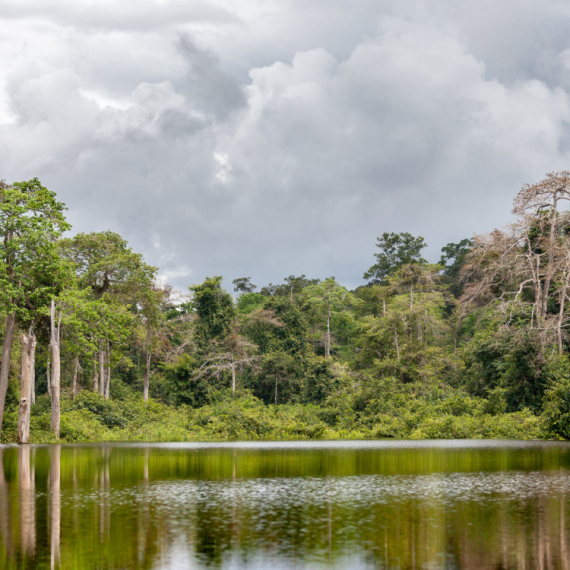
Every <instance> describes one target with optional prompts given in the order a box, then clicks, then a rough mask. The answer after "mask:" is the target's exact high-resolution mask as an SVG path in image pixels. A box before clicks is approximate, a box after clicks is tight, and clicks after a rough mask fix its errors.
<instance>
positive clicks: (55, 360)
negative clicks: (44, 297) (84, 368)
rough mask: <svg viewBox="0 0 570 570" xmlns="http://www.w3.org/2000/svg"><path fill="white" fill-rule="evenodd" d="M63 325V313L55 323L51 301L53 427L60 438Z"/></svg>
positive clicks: (53, 305) (56, 435) (53, 307)
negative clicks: (60, 349)
mask: <svg viewBox="0 0 570 570" xmlns="http://www.w3.org/2000/svg"><path fill="white" fill-rule="evenodd" d="M60 326H61V314H60V315H59V319H58V323H57V326H56V324H55V302H54V300H53V299H52V301H51V342H50V344H51V358H52V364H53V374H52V378H51V429H52V430H53V432H54V433H55V437H56V439H59V417H60V407H59V385H60V378H61V361H60V351H59V330H60Z"/></svg>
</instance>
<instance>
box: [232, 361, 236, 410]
mask: <svg viewBox="0 0 570 570" xmlns="http://www.w3.org/2000/svg"><path fill="white" fill-rule="evenodd" d="M235 393H236V363H235V360H234V355H233V354H232V400H233V399H234V396H235Z"/></svg>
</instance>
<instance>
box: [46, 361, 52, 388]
mask: <svg viewBox="0 0 570 570" xmlns="http://www.w3.org/2000/svg"><path fill="white" fill-rule="evenodd" d="M46 376H47V393H48V396H49V397H50V398H51V351H50V350H48V357H47V363H46Z"/></svg>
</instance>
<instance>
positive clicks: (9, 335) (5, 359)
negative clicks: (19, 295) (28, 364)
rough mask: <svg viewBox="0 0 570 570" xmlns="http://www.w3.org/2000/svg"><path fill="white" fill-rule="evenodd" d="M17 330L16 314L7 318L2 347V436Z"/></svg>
mask: <svg viewBox="0 0 570 570" xmlns="http://www.w3.org/2000/svg"><path fill="white" fill-rule="evenodd" d="M15 328H16V313H11V314H10V315H8V316H7V317H6V335H5V336H4V344H3V345H2V363H1V364H0V434H1V433H2V420H3V419H4V404H5V403H6V391H7V390H8V379H9V377H10V357H11V356H12V345H13V344H14V330H15Z"/></svg>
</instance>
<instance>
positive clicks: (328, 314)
mask: <svg viewBox="0 0 570 570" xmlns="http://www.w3.org/2000/svg"><path fill="white" fill-rule="evenodd" d="M325 353H326V356H327V358H330V356H331V304H330V302H329V311H328V313H327V340H326V346H325Z"/></svg>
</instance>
